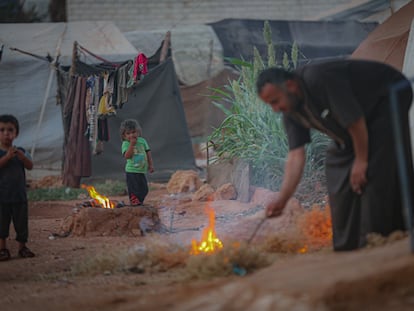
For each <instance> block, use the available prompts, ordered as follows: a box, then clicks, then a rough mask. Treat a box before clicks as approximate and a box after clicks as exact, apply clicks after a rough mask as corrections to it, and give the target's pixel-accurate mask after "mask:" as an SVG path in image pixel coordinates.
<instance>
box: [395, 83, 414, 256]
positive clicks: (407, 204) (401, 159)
mask: <svg viewBox="0 0 414 311" xmlns="http://www.w3.org/2000/svg"><path fill="white" fill-rule="evenodd" d="M407 87H411V86H410V84H407V81H400V82H398V83H396V84H394V85H392V86H391V91H390V108H391V121H392V128H393V132H394V140H395V148H396V154H397V166H398V175H399V179H400V184H401V196H402V203H403V208H404V209H405V210H406V211H407V218H408V219H407V221H406V223H407V227H408V230H409V234H410V241H411V252H412V253H414V234H413V198H412V191H413V189H414V188H413V186H414V185H412V180H411V179H410V178H409V175H408V174H409V173H408V170H409V168H410V167H411V166H410V165H408V164H407V163H408V161H412V159H407V157H406V153H405V152H404V143H405V142H404V140H403V138H402V137H403V133H402V129H401V110H400V106H399V103H398V96H397V95H398V92H399V91H401V90H403V89H405V88H407Z"/></svg>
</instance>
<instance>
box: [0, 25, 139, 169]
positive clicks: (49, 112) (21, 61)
mask: <svg viewBox="0 0 414 311" xmlns="http://www.w3.org/2000/svg"><path fill="white" fill-rule="evenodd" d="M74 41H78V42H79V44H81V45H82V46H84V47H85V48H87V49H88V50H90V51H93V52H94V53H96V54H97V55H100V56H102V57H104V58H105V59H108V60H110V61H120V60H127V59H132V58H133V57H134V56H136V55H137V49H135V48H134V47H133V46H132V45H131V43H129V41H128V40H127V39H126V38H125V37H124V36H123V35H122V33H121V32H120V31H119V29H118V28H117V27H116V26H115V25H114V24H113V23H111V22H96V21H95V22H69V23H29V24H25V23H18V24H1V26H0V45H1V44H4V45H5V48H4V51H3V55H2V59H1V62H0V98H1V99H2V100H1V101H0V111H1V113H10V114H14V115H15V116H16V117H17V118H18V119H19V122H20V124H21V132H20V134H19V136H18V138H17V139H16V144H18V145H19V146H22V147H24V148H25V149H26V150H28V151H31V150H32V146H34V144H35V146H36V149H35V153H34V157H33V160H34V168H35V170H36V169H46V170H47V169H49V170H50V169H51V170H60V168H61V160H62V152H63V151H62V149H63V137H64V133H63V126H62V116H61V111H60V107H59V106H57V105H56V93H57V83H56V77H55V69H54V68H53V67H52V66H51V65H50V64H49V63H48V62H46V61H42V60H39V59H37V58H34V57H31V56H29V55H25V54H22V53H19V52H17V51H13V50H11V49H10V48H18V49H20V50H23V51H27V52H30V53H32V54H35V55H39V56H42V57H45V56H47V55H48V54H49V55H50V56H51V57H52V58H54V57H55V55H56V53H57V49H58V48H59V51H60V58H59V62H60V64H61V65H70V64H71V60H72V53H73V42H74ZM81 58H82V59H83V60H85V61H88V62H90V61H94V62H96V60H95V59H93V58H91V57H90V56H86V55H85V54H82V55H81ZM51 74H52V78H53V79H52V84H51V88H50V92H49V93H48V94H45V91H46V88H47V84H48V79H49V77H50V75H51ZM44 99H46V101H45V102H46V104H45V106H44V108H45V109H44V115H43V118H42V119H41V118H40V115H41V110H42V107H43V103H44ZM39 124H40V126H39Z"/></svg>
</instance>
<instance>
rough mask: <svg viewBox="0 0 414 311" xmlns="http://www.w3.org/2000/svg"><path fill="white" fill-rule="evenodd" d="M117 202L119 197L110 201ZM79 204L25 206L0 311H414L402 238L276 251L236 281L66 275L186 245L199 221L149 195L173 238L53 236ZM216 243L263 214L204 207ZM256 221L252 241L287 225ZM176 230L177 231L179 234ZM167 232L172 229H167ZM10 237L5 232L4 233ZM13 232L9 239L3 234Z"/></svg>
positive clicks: (188, 205)
mask: <svg viewBox="0 0 414 311" xmlns="http://www.w3.org/2000/svg"><path fill="white" fill-rule="evenodd" d="M115 199H117V200H124V201H126V197H118V198H115ZM80 202H81V200H78V201H66V202H32V203H31V204H30V224H29V226H30V241H29V243H28V246H29V247H30V248H31V249H32V250H33V251H34V252H35V253H36V255H37V256H36V257H35V258H31V259H20V258H18V257H17V256H16V254H17V246H16V243H15V241H13V240H9V241H8V246H9V249H10V251H11V252H12V256H13V258H12V259H11V260H9V261H7V262H0V292H1V295H0V310H1V311H7V310H13V311H16V310H42V311H47V310H100V311H105V310H414V257H413V255H412V252H411V251H410V240H409V238H407V237H406V238H403V239H401V240H398V241H395V242H392V243H388V244H385V245H381V246H377V247H373V248H367V249H363V250H360V251H354V252H347V253H334V252H332V251H331V249H330V247H327V248H322V249H321V250H319V251H314V252H309V253H305V254H296V253H291V254H283V255H280V256H276V257H275V260H274V262H273V263H272V264H271V265H270V266H268V267H266V268H263V269H260V270H257V271H255V272H254V273H251V274H247V275H245V276H239V275H236V274H235V275H232V276H228V277H218V278H214V279H210V280H188V279H186V278H184V274H185V270H184V269H183V268H172V269H167V270H166V271H162V272H161V271H156V272H154V271H141V272H138V273H136V271H135V272H125V271H110V270H108V271H103V272H100V273H97V274H74V273H73V272H72V271H73V268H74V267H76V266H80V265H82V263H85V262H87V261H88V260H90V259H93V258H95V257H97V256H100V254H105V253H114V252H115V253H116V252H121V251H125V250H126V249H134V248H136V247H137V246H139V245H142V243H153V242H154V243H156V242H157V241H158V242H159V241H162V242H163V243H170V244H171V245H175V244H179V245H190V243H191V240H192V239H200V236H201V232H202V229H203V228H204V227H205V226H206V223H207V222H208V221H207V219H208V217H207V216H206V214H205V206H206V203H205V202H196V203H194V202H191V201H190V200H189V199H188V197H185V196H180V197H177V196H170V195H168V194H166V191H165V189H159V190H153V191H151V193H150V194H149V197H148V200H147V202H148V203H149V204H152V205H153V206H156V208H157V209H158V210H159V215H160V219H161V221H162V223H163V224H165V227H166V228H169V229H174V230H175V233H167V234H160V233H150V234H148V235H146V236H141V235H139V234H137V235H124V236H93V235H87V236H73V235H70V236H68V237H65V238H59V237H56V236H53V233H56V232H59V230H60V228H61V224H62V221H63V219H65V218H66V217H67V216H68V215H71V213H73V209H74V208H75V207H76V206H77V204H79V203H80ZM211 204H212V207H213V208H214V209H215V211H216V231H217V235H218V236H219V237H223V239H224V238H229V239H233V240H240V241H246V240H247V239H249V237H250V236H251V234H252V232H253V231H254V229H255V228H256V225H257V223H258V222H259V221H260V219H261V217H262V210H260V209H258V208H257V206H256V205H254V204H247V203H239V202H237V201H218V202H214V203H211ZM289 217H290V216H289V215H286V217H285V218H283V217H282V218H281V219H274V220H273V219H272V220H271V221H269V222H265V224H264V225H263V227H262V228H261V229H260V230H259V232H258V233H257V236H255V239H254V242H253V244H255V245H257V244H260V243H262V242H263V241H264V239H265V237H266V235H269V234H270V232H272V231H275V230H277V231H278V232H281V231H283V230H287V228H289V227H291V226H292V219H293V218H289ZM178 229H180V230H178ZM174 230H173V231H174ZM12 232H13V231H12ZM12 236H14V235H13V234H12Z"/></svg>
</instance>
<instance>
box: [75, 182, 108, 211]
mask: <svg viewBox="0 0 414 311" xmlns="http://www.w3.org/2000/svg"><path fill="white" fill-rule="evenodd" d="M81 187H82V188H83V189H86V190H88V193H89V196H90V197H91V198H92V199H94V200H95V202H96V203H97V204H98V205H100V206H102V207H103V208H114V207H115V204H114V203H113V202H111V201H110V200H109V199H108V198H107V197H105V196H103V195H100V194H99V193H98V192H97V191H96V190H95V187H93V186H87V185H81Z"/></svg>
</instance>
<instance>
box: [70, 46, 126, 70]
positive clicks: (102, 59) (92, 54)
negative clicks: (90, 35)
mask: <svg viewBox="0 0 414 311" xmlns="http://www.w3.org/2000/svg"><path fill="white" fill-rule="evenodd" d="M78 48H79V49H80V50H82V51H83V52H86V53H88V54H89V55H91V56H93V57H95V58H96V59H99V60H100V61H102V62H104V63H107V64H110V65H111V66H113V67H115V68H118V67H119V66H120V65H119V64H114V63H112V62H110V61H109V60H106V59H105V58H103V57H101V56H98V55H96V54H94V53H92V52H91V51H89V50H88V49H86V48H84V47H83V46H81V45H80V44H78Z"/></svg>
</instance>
